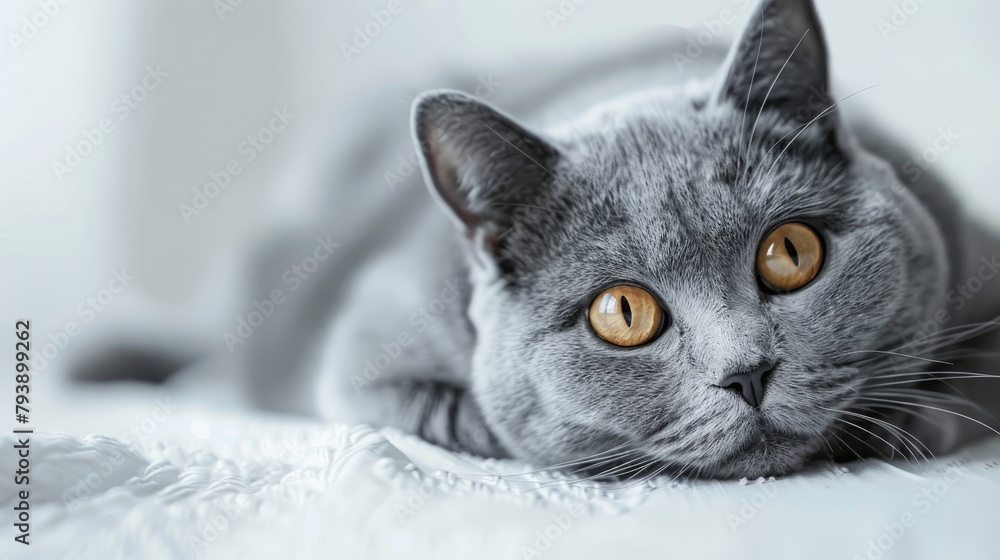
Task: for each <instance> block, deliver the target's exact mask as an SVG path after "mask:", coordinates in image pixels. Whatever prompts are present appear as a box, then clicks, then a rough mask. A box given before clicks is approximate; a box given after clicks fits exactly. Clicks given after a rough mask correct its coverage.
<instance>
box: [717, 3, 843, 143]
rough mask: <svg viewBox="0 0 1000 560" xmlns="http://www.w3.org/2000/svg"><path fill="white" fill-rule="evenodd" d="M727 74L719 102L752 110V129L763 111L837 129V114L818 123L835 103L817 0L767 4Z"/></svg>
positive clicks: (734, 51)
mask: <svg viewBox="0 0 1000 560" xmlns="http://www.w3.org/2000/svg"><path fill="white" fill-rule="evenodd" d="M723 71H724V77H723V80H722V83H721V84H720V86H719V89H718V90H717V92H716V100H717V101H719V102H731V103H734V104H735V105H736V107H737V109H739V110H740V111H744V110H746V114H747V121H748V122H747V125H748V126H749V123H751V122H754V121H755V120H756V116H757V114H758V112H760V110H761V108H762V107H763V108H764V110H775V111H779V112H781V113H783V114H784V115H785V116H786V117H787V118H789V119H795V120H797V121H800V123H801V124H806V123H808V122H810V121H812V120H813V119H814V118H815V119H816V122H815V123H814V124H812V125H811V126H812V127H824V128H828V129H829V128H832V127H833V123H835V120H836V117H837V115H835V114H834V115H829V114H828V115H827V116H823V117H821V118H817V117H819V115H821V114H823V112H824V111H827V110H828V109H829V108H830V107H831V105H833V101H832V100H831V96H830V89H829V65H828V62H827V50H826V41H825V39H824V37H823V29H822V27H821V26H820V22H819V17H818V15H817V14H816V8H815V7H814V6H813V3H812V0H761V3H760V5H759V6H757V7H756V9H755V11H754V13H753V15H751V17H750V21H749V23H748V24H747V26H746V28H745V29H744V30H743V34H742V36H741V37H740V39H739V41H737V43H736V44H735V45H734V46H733V49H732V51H731V52H730V55H729V59H728V64H727V67H726V68H725V69H724V70H723ZM827 113H830V111H827Z"/></svg>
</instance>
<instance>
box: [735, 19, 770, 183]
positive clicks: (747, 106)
mask: <svg viewBox="0 0 1000 560" xmlns="http://www.w3.org/2000/svg"><path fill="white" fill-rule="evenodd" d="M760 21H761V25H760V39H759V40H758V41H757V56H756V57H755V58H754V61H753V72H751V74H750V85H749V86H747V99H746V102H745V103H744V104H743V119H742V120H741V121H740V145H739V148H740V154H742V155H744V157H743V158H742V159H741V160H740V165H741V167H742V169H741V170H740V182H741V183H742V182H743V179H744V177H745V176H746V171H747V167H748V166H749V162H750V149H751V143H752V142H753V134H750V141H749V142H747V145H746V150H744V149H743V140H744V138H745V137H746V133H747V129H746V125H747V110H748V109H750V95H751V94H752V93H753V83H754V80H755V79H756V78H757V64H758V63H759V62H760V50H761V47H763V46H764V3H763V2H761V3H760ZM757 118H760V116H759V115H758V117H757ZM754 125H755V126H756V123H754Z"/></svg>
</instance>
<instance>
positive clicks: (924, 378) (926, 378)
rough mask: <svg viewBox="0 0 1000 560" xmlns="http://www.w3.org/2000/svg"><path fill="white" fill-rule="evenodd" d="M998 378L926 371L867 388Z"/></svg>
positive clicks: (995, 376)
mask: <svg viewBox="0 0 1000 560" xmlns="http://www.w3.org/2000/svg"><path fill="white" fill-rule="evenodd" d="M998 378H1000V376H997V375H982V374H975V375H952V376H948V377H936V376H934V375H933V374H932V373H928V374H925V375H924V376H922V377H919V378H917V379H908V380H905V381H890V382H887V383H875V384H872V385H868V387H869V388H876V387H892V386H895V385H910V384H913V383H921V382H926V381H956V380H958V379H998Z"/></svg>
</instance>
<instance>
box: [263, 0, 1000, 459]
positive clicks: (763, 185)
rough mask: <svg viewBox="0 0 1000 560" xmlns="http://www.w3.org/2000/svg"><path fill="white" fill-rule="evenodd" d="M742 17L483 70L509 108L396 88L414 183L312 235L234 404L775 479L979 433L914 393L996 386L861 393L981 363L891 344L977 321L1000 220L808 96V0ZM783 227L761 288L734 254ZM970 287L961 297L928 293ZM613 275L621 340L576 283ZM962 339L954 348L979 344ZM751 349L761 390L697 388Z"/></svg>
mask: <svg viewBox="0 0 1000 560" xmlns="http://www.w3.org/2000/svg"><path fill="white" fill-rule="evenodd" d="M762 16H763V18H762ZM750 19H751V23H750V25H749V26H748V27H747V30H746V32H745V33H744V34H743V37H742V39H741V40H740V42H739V44H738V47H737V48H734V49H733V51H732V52H731V53H730V56H728V57H726V56H725V53H723V52H721V51H713V50H712V49H706V50H705V52H704V53H703V54H702V55H701V56H699V57H698V58H697V59H695V60H692V61H691V64H690V65H687V66H684V67H683V69H681V68H679V67H678V65H677V62H676V58H675V57H674V56H673V55H674V54H675V53H683V52H684V48H685V45H686V44H687V43H685V42H684V41H682V40H680V39H678V40H677V41H676V42H675V43H673V44H672V46H670V45H667V46H660V47H659V48H658V50H657V51H655V52H645V53H643V55H644V56H642V57H639V56H636V55H635V53H633V54H632V55H623V57H622V58H621V59H617V60H616V59H613V58H611V59H607V60H605V61H602V63H601V64H598V65H594V66H584V67H583V68H582V70H581V71H579V72H575V73H574V72H567V73H566V74H564V75H561V76H559V77H558V78H555V79H551V81H549V82H548V83H547V85H545V86H542V87H534V88H531V90H530V91H528V92H527V93H526V94H525V95H522V96H514V95H512V94H511V93H509V92H510V90H512V89H516V88H514V87H512V86H508V87H507V92H504V93H503V94H502V95H497V96H496V97H495V98H491V100H490V101H491V103H495V104H497V105H498V106H500V107H502V108H503V109H504V110H505V111H509V112H510V114H512V115H514V116H515V117H516V119H517V122H514V120H512V119H511V118H509V117H507V116H506V115H504V114H502V113H498V112H497V111H495V110H494V109H492V108H490V107H489V106H488V105H486V104H485V103H483V102H481V101H477V100H474V99H473V98H472V97H470V96H463V95H460V94H457V93H448V92H444V93H436V94H431V95H425V96H423V97H421V98H420V99H418V100H417V102H416V105H415V110H414V121H413V124H414V135H415V140H416V144H417V146H418V148H419V151H420V152H421V156H422V157H423V162H424V169H423V171H424V172H423V174H421V173H414V174H412V175H411V176H410V177H409V178H406V179H405V182H404V183H402V184H399V185H395V187H394V188H395V196H394V198H393V199H392V200H391V203H390V204H389V205H388V206H387V208H386V209H385V210H384V211H382V213H381V216H380V218H379V221H378V223H376V224H368V226H369V227H368V228H367V229H366V230H365V231H364V232H363V233H358V234H356V235H355V236H354V237H352V238H348V239H343V238H339V237H338V240H339V241H342V242H343V244H342V246H341V249H340V250H339V251H338V255H337V256H336V257H335V258H331V259H329V260H328V261H327V262H325V263H323V268H321V269H320V270H319V271H318V272H317V273H315V275H313V277H312V279H310V281H309V282H308V283H307V284H304V285H305V289H304V290H303V293H302V294H300V295H297V296H296V301H294V302H291V301H290V303H289V304H288V305H287V306H286V308H285V309H283V310H282V314H281V316H280V317H279V316H277V315H276V317H275V318H273V319H271V321H270V323H269V325H268V326H267V331H266V332H265V331H262V332H261V334H257V335H255V339H254V340H253V344H252V345H250V346H249V347H248V348H247V352H246V356H247V357H248V358H249V359H248V360H247V368H248V369H249V370H250V378H251V380H253V385H254V387H255V388H256V389H255V390H256V391H257V393H258V394H259V395H260V396H261V398H260V400H261V401H262V402H268V403H269V404H270V405H271V406H272V407H275V408H280V409H284V410H295V411H298V412H305V413H318V414H319V415H321V416H323V417H326V418H332V419H344V420H349V421H353V422H366V423H371V424H376V425H391V426H396V427H399V428H402V429H404V430H407V431H411V432H413V433H417V434H419V435H421V436H423V437H425V438H427V439H428V440H430V441H432V442H434V443H438V444H441V445H444V446H447V447H451V448H456V449H462V450H467V451H471V452H473V453H479V454H482V455H492V456H514V457H519V458H523V459H529V460H533V461H536V462H539V463H543V464H554V463H557V462H561V461H576V460H581V459H584V458H586V457H588V456H590V457H594V456H596V457H597V458H598V459H600V458H604V459H608V458H609V457H611V456H610V455H599V454H601V453H602V452H606V451H608V450H615V455H614V457H612V458H614V459H616V460H615V461H610V462H606V463H604V464H603V465H602V463H600V462H599V461H596V459H595V462H597V464H596V465H594V468H595V469H596V470H597V471H599V472H600V471H602V469H603V470H604V472H607V466H608V465H618V466H619V468H620V469H624V470H619V471H616V472H618V473H619V474H628V473H634V472H637V471H636V469H637V468H640V467H646V466H648V465H660V464H662V465H663V466H664V467H669V468H672V469H673V470H675V471H678V472H682V471H683V472H689V473H695V474H700V475H703V476H717V477H734V476H735V477H741V476H751V477H752V476H758V475H765V474H780V473H784V472H788V471H790V470H794V469H798V468H801V467H802V466H803V465H805V464H806V463H807V462H808V461H809V460H810V459H811V458H813V457H817V456H843V455H845V454H848V455H849V451H848V450H850V452H856V453H858V454H861V455H879V454H882V455H885V456H890V455H893V454H894V453H893V448H895V454H897V455H898V454H903V455H912V456H919V454H920V453H924V452H926V451H927V449H926V448H925V447H923V445H924V444H926V446H927V447H929V448H930V450H932V451H933V452H935V453H937V452H940V451H946V450H948V449H950V448H953V447H954V446H955V445H957V444H958V443H961V442H963V441H967V440H970V439H973V438H975V437H978V436H980V435H981V434H982V433H984V432H985V429H984V428H982V427H981V426H979V425H977V424H975V423H973V422H971V421H968V420H965V419H963V418H961V417H957V416H955V415H954V414H951V413H948V412H944V411H943V409H948V410H961V412H962V413H963V414H973V413H972V412H970V410H962V409H960V408H959V407H957V405H956V404H955V403H954V402H952V401H947V400H944V399H945V397H936V396H933V395H939V394H944V393H947V392H957V391H962V392H964V393H965V394H967V395H969V396H970V397H972V398H974V400H975V401H977V402H979V403H980V404H983V405H984V406H986V407H987V408H989V407H992V408H994V409H996V408H1000V394H998V393H1000V392H998V391H994V390H991V387H994V386H997V388H998V389H1000V385H997V383H996V380H983V379H956V380H953V381H950V382H949V383H951V384H952V385H951V386H948V385H946V384H944V383H943V382H940V381H937V382H933V384H936V385H933V384H932V383H929V382H922V383H921V384H919V385H914V386H912V387H911V386H910V385H901V386H885V387H886V388H878V387H876V388H872V387H871V386H872V385H873V384H882V383H896V382H898V381H900V380H903V381H915V380H917V379H918V377H917V376H912V377H910V376H906V375H902V374H910V373H914V374H916V373H919V372H923V371H925V370H927V369H928V368H931V367H933V369H936V370H938V371H962V372H965V371H979V372H987V373H997V372H998V368H997V367H996V365H997V363H998V362H997V357H995V356H989V357H982V356H969V357H965V356H960V357H962V358H963V359H964V360H966V361H963V362H957V361H956V363H955V365H953V366H945V365H943V364H931V363H928V362H926V361H925V360H921V359H916V358H913V357H906V356H919V357H921V358H930V359H937V358H938V357H940V356H944V357H950V356H951V355H952V354H954V352H953V350H955V348H954V345H952V344H949V345H947V346H945V345H944V344H943V343H944V342H946V341H947V342H955V343H957V342H959V341H958V340H957V339H956V340H951V339H949V338H948V336H949V333H950V334H955V335H960V334H968V333H969V332H972V330H973V327H970V325H974V324H976V323H981V322H984V321H990V320H992V319H994V318H996V317H998V316H1000V279H998V280H995V281H993V282H990V281H989V280H986V279H985V277H984V276H983V274H984V270H985V271H986V272H987V273H990V274H996V275H998V276H1000V272H997V271H992V269H991V268H990V266H992V263H995V262H997V261H996V256H997V253H998V252H1000V238H998V237H997V236H996V235H995V234H994V233H990V232H989V231H987V230H986V229H984V228H982V227H980V226H978V225H976V224H973V223H970V222H969V220H967V219H966V217H965V216H964V215H963V213H962V211H961V209H960V207H959V205H958V204H957V203H956V202H955V201H954V200H953V198H952V195H951V194H950V192H949V191H948V190H947V189H946V188H945V187H944V186H943V185H942V184H941V182H940V181H938V180H937V179H936V178H935V177H934V176H933V174H931V173H922V174H920V176H919V177H916V178H914V177H911V176H909V175H908V174H907V173H906V172H905V170H904V169H902V168H901V166H902V165H903V163H904V162H905V161H906V160H907V159H908V158H907V153H906V152H905V150H904V149H902V148H900V147H899V146H898V145H897V144H895V143H893V142H892V141H891V140H888V139H887V138H888V137H889V136H890V135H888V134H884V133H882V132H881V131H879V130H878V129H877V128H875V127H873V126H872V125H870V124H869V123H870V120H869V119H867V118H864V117H855V118H853V119H852V118H850V116H849V115H850V114H852V110H851V107H850V106H849V105H847V106H839V105H836V109H837V110H836V111H833V110H832V108H833V107H835V102H836V100H839V99H841V98H842V97H843V95H840V96H837V97H833V96H832V95H830V94H827V93H824V92H827V91H829V88H828V87H827V86H828V83H827V77H826V75H827V69H826V52H825V46H824V45H823V41H822V34H821V31H820V28H819V25H818V22H817V20H816V14H815V12H814V10H813V8H812V6H811V4H810V2H808V1H805V0H769V1H766V2H765V3H764V7H763V9H761V10H760V12H759V13H758V14H755V15H752V16H751V18H750ZM761 21H764V22H766V23H765V25H764V26H763V29H764V33H763V34H762V33H761V25H760V22H761ZM806 30H808V31H806ZM793 53H796V54H793ZM510 81H512V80H509V79H508V82H510ZM473 87H474V86H471V85H470V89H472V88H473ZM525 89H526V88H522V89H521V91H525ZM848 93H853V92H848ZM848 103H850V102H849V101H848ZM762 106H764V109H763V110H761V107H762ZM588 107H589V108H588ZM842 112H843V113H846V114H847V115H848V116H846V117H845V116H844V115H842V114H841V113H842ZM855 114H856V113H855ZM519 123H520V124H519ZM390 130H392V129H390ZM399 130H400V131H402V128H399ZM396 146H398V144H396ZM862 146H863V147H862ZM911 179H912V180H911ZM345 180H349V179H345ZM425 182H426V183H428V184H429V185H430V186H431V193H432V194H433V196H432V194H428V192H427V190H426V189H425V187H424V183H425ZM365 188H368V187H365ZM372 188H375V187H372ZM340 192H344V190H343V189H341V191H340ZM435 199H437V200H435ZM344 202H345V203H348V204H349V203H350V201H349V200H345V201H344ZM442 209H444V210H445V211H442ZM797 221H801V222H803V223H808V224H811V225H812V227H815V228H816V230H817V231H818V232H819V235H820V237H822V238H823V240H824V244H825V250H826V262H825V264H824V265H823V269H822V270H821V271H820V273H819V275H818V276H816V277H815V279H814V280H812V281H811V284H808V285H805V286H804V287H802V288H801V289H796V290H794V291H791V293H772V292H769V291H768V290H767V289H765V288H763V287H762V285H761V282H760V279H759V278H758V275H757V274H755V268H754V267H755V262H754V257H755V255H756V251H757V248H758V246H759V245H760V243H761V239H762V238H763V236H764V235H766V234H767V233H768V231H770V230H772V229H773V228H774V227H776V226H778V225H780V224H782V223H787V222H797ZM456 225H458V227H457V228H456ZM276 252H277V253H278V254H280V253H281V252H282V251H281V250H278V251H276ZM984 259H985V260H984ZM984 263H986V264H984ZM796 264H798V262H797V261H796ZM984 267H985V269H984ZM265 268H266V267H265ZM274 270H280V266H278V267H277V268H275V269H274ZM990 271H992V272H990ZM265 277H266V275H265ZM976 277H981V278H983V279H982V280H981V281H980V282H979V283H978V285H980V286H981V289H979V290H978V292H977V293H976V294H974V295H973V296H972V297H971V298H966V297H965V296H964V295H962V296H955V295H954V289H955V286H956V285H959V284H961V285H966V284H968V282H969V281H970V279H972V278H976ZM273 282H274V278H273V277H270V278H269V279H267V280H262V284H261V286H262V288H261V289H262V290H265V291H266V289H267V287H268V286H271V285H273ZM623 283H624V284H629V285H637V286H640V287H642V288H643V289H645V290H647V291H649V293H651V294H654V296H655V298H656V299H657V301H659V302H660V304H661V305H662V306H663V308H664V312H665V315H666V316H667V320H666V322H665V324H664V327H663V329H662V330H661V332H658V333H657V336H656V338H653V339H651V340H649V341H648V343H646V344H643V345H640V346H636V347H634V348H622V347H615V346H614V345H613V344H609V343H608V342H607V341H605V340H601V339H600V338H599V337H598V336H595V332H594V330H593V328H592V326H590V325H589V324H588V321H589V318H588V312H587V306H588V305H590V302H591V301H592V300H593V299H594V297H595V295H596V294H597V293H599V292H600V290H602V289H604V288H607V287H608V286H610V285H616V284H623ZM975 285H976V283H973V286H975ZM262 293H263V292H262ZM956 298H959V299H956ZM630 325H631V323H630ZM946 329H952V330H946ZM976 344H977V346H975V347H970V346H962V347H961V349H962V351H963V352H964V351H965V350H968V349H970V348H980V349H981V348H986V349H988V350H994V351H995V350H998V349H1000V344H998V343H997V341H996V340H995V338H994V339H988V340H979V341H977V342H976ZM873 351H875V352H873ZM890 353H891V354H890ZM903 355H905V356H903ZM966 358H968V359H966ZM761 363H767V364H768V368H769V369H768V373H767V375H768V381H767V389H766V392H765V393H764V395H763V400H762V401H759V402H754V403H753V406H750V405H748V403H749V402H750V401H747V402H744V401H741V400H740V396H739V395H737V394H734V393H733V392H731V391H728V390H725V389H724V388H722V387H721V386H720V382H721V380H722V379H723V378H726V377H727V376H728V375H731V374H734V373H739V372H743V371H746V370H749V369H753V368H754V367H756V366H758V365H759V364H761ZM887 375H895V376H896V377H879V378H878V379H876V377H878V376H887ZM949 377H956V376H953V375H949ZM889 387H899V388H900V389H903V390H904V391H910V390H912V389H914V388H916V389H922V388H925V387H934V390H935V393H919V394H918V393H909V398H907V396H906V393H904V392H899V391H897V390H896V389H895V388H889ZM929 395H930V396H929ZM758 397H759V395H758ZM907 411H909V412H907ZM862 414H863V415H865V416H874V417H875V420H871V419H865V418H863V417H862V416H859V415H862ZM979 418H980V419H982V420H983V421H986V422H989V419H988V417H987V416H979ZM900 427H901V428H903V429H905V430H906V432H905V433H901V432H899V431H896V430H894V428H900ZM862 428H867V429H862ZM841 429H844V431H841ZM908 436H911V437H912V438H913V439H915V440H919V442H917V441H913V440H911V439H910V437H908ZM852 438H854V439H852ZM623 463H624V465H625V466H624V467H621V465H622V464H623Z"/></svg>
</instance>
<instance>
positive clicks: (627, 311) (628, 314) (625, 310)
mask: <svg viewBox="0 0 1000 560" xmlns="http://www.w3.org/2000/svg"><path fill="white" fill-rule="evenodd" d="M622 315H624V316H625V324H626V325H628V326H629V327H631V326H632V306H631V305H629V304H628V299H626V298H625V296H622Z"/></svg>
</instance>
